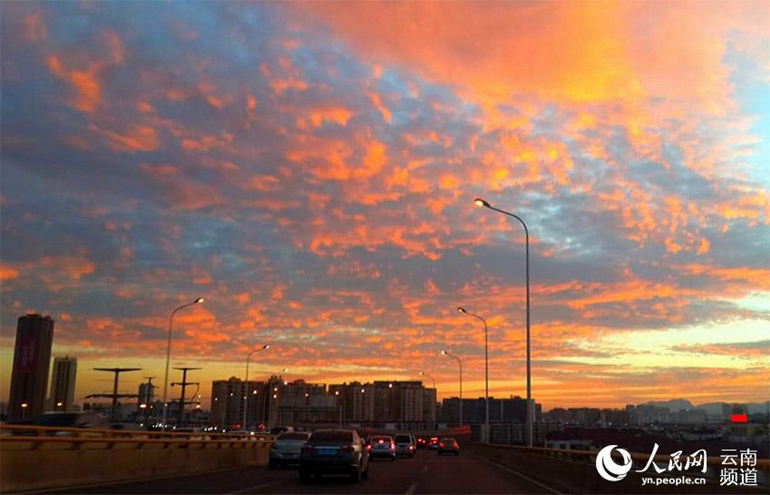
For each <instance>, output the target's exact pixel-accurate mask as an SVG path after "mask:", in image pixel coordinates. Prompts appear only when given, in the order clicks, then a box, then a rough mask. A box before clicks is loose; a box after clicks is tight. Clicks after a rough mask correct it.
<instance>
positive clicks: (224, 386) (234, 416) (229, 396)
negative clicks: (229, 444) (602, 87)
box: [209, 377, 257, 428]
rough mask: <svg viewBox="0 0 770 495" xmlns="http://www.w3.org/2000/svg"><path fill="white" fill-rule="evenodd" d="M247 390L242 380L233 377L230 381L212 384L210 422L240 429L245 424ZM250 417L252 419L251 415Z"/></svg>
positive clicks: (218, 381) (217, 381) (216, 381)
mask: <svg viewBox="0 0 770 495" xmlns="http://www.w3.org/2000/svg"><path fill="white" fill-rule="evenodd" d="M249 384H253V382H249ZM246 388H247V387H246V383H245V382H244V381H243V380H241V379H240V378H236V377H231V378H230V379H229V380H215V381H214V382H213V383H212V384H211V414H210V416H209V421H210V422H211V423H212V424H214V425H218V426H220V427H222V428H240V425H241V424H242V423H243V409H244V405H245V404H244V400H243V398H244V395H245V393H246ZM249 406H251V403H249ZM254 409H257V408H254ZM255 412H256V411H255ZM249 416H250V417H251V414H249Z"/></svg>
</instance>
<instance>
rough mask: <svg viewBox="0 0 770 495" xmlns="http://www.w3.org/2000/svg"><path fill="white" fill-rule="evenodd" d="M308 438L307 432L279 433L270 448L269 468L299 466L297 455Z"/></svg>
mask: <svg viewBox="0 0 770 495" xmlns="http://www.w3.org/2000/svg"><path fill="white" fill-rule="evenodd" d="M308 438H310V433H309V432H307V431H287V432H285V433H281V434H280V435H279V436H278V438H276V439H275V442H273V445H272V446H270V464H269V465H270V467H271V468H276V467H279V466H285V465H288V464H295V465H297V464H299V453H300V451H301V450H302V446H303V445H305V444H306V443H307V440H308Z"/></svg>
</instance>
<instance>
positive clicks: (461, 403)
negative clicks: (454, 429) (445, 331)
mask: <svg viewBox="0 0 770 495" xmlns="http://www.w3.org/2000/svg"><path fill="white" fill-rule="evenodd" d="M441 354H443V355H445V356H449V357H451V358H454V359H456V360H457V362H458V363H459V364H460V427H462V425H463V362H462V361H461V360H460V358H459V357H457V356H455V355H454V354H451V353H450V352H449V351H441Z"/></svg>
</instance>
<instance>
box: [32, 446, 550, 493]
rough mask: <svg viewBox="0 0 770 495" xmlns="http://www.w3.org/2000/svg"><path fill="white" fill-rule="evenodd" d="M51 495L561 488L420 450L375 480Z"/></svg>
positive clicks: (233, 480)
mask: <svg viewBox="0 0 770 495" xmlns="http://www.w3.org/2000/svg"><path fill="white" fill-rule="evenodd" d="M45 493H77V494H89V493H108V494H124V493H132V494H142V495H151V494H161V493H188V494H215V493H216V494H231V495H236V494H259V495H270V494H287V493H289V494H404V495H418V494H462V495H471V494H489V495H493V494H494V495H498V494H508V493H511V494H513V493H519V494H520V493H532V494H541V493H542V494H553V493H557V492H556V491H554V490H552V489H549V488H548V487H546V486H544V485H541V484H539V483H537V482H535V481H534V480H529V479H528V478H527V477H526V475H523V474H517V473H515V472H513V471H511V470H509V469H507V468H504V467H502V466H497V465H493V464H489V463H487V462H485V461H484V460H483V459H481V458H479V457H476V456H474V455H472V454H468V453H461V454H460V455H459V456H448V455H444V456H438V455H436V453H435V452H433V451H418V453H417V455H416V456H415V457H414V458H412V459H409V458H399V459H398V460H397V461H395V462H392V461H390V460H380V459H377V460H373V461H372V463H371V466H370V468H369V479H368V480H363V481H361V482H360V483H354V482H352V481H350V480H349V479H348V478H346V477H325V478H321V479H320V480H314V481H313V482H312V483H309V484H301V483H300V482H299V477H298V473H297V470H296V469H293V468H282V469H268V468H267V467H258V468H241V469H234V470H228V471H218V472H215V473H207V474H199V475H193V476H182V477H174V478H164V479H158V480H152V481H143V482H132V483H120V484H110V485H100V486H91V487H79V488H76V489H71V490H58V491H46V492H45Z"/></svg>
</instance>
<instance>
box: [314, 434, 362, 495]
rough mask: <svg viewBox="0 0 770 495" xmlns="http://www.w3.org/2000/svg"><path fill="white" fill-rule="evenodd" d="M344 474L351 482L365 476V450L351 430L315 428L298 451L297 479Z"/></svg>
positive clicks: (359, 439) (358, 437)
mask: <svg viewBox="0 0 770 495" xmlns="http://www.w3.org/2000/svg"><path fill="white" fill-rule="evenodd" d="M325 474H345V475H348V476H350V477H351V478H352V479H353V481H361V479H362V478H368V477H369V452H368V451H367V450H366V448H365V446H364V442H363V441H362V440H361V437H360V436H358V433H357V432H356V431H355V430H316V431H314V432H313V433H311V434H310V438H309V439H308V441H307V444H306V445H305V446H304V447H302V451H301V452H300V454H299V480H300V482H302V483H307V482H308V481H310V479H311V478H312V477H313V476H319V477H320V476H321V475H325Z"/></svg>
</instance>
